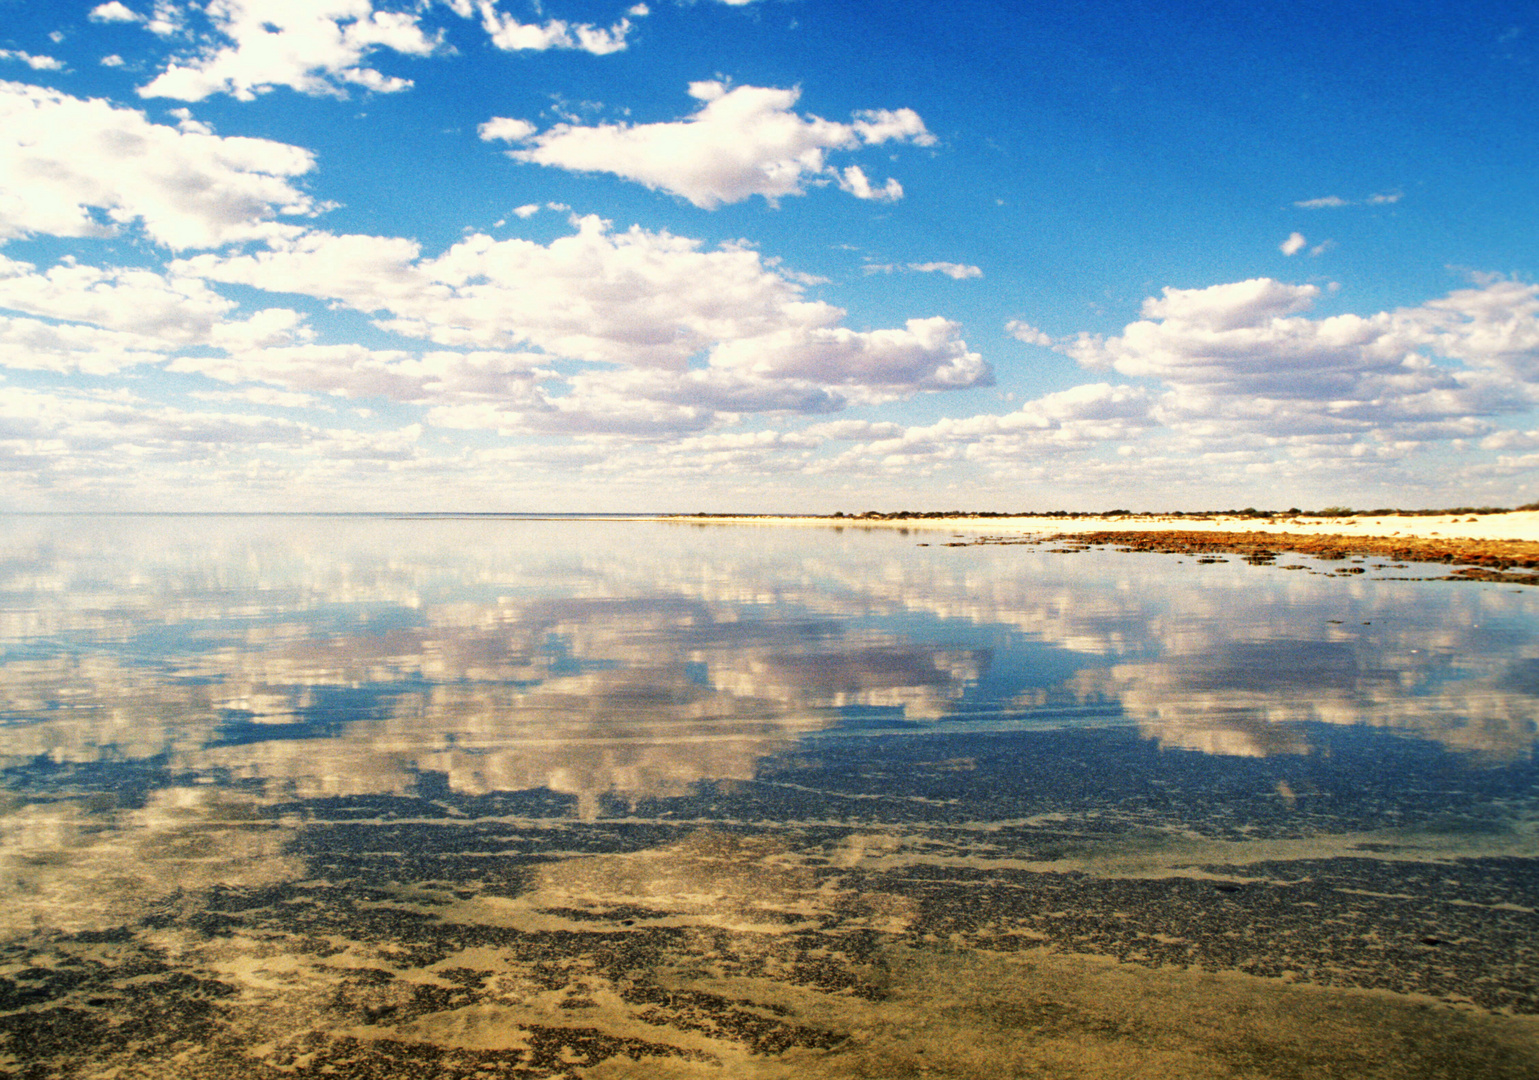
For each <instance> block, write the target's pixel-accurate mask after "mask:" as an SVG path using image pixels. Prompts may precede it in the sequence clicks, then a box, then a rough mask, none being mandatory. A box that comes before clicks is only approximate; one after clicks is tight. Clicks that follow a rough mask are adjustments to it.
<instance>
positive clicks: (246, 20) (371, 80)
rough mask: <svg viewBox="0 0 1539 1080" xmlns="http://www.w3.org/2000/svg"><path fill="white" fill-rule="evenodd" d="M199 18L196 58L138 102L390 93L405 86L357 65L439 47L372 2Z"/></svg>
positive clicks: (250, 3)
mask: <svg viewBox="0 0 1539 1080" xmlns="http://www.w3.org/2000/svg"><path fill="white" fill-rule="evenodd" d="M108 6H110V5H108ZM97 10H102V9H97ZM202 10H203V13H204V15H206V16H207V18H208V21H209V24H210V26H211V32H210V33H209V34H207V35H205V36H204V37H203V38H202V39H201V40H200V42H199V49H198V52H197V53H196V54H195V55H192V56H188V57H184V58H182V59H179V60H173V61H172V62H171V63H170V64H169V65H168V66H167V67H166V69H165V71H163V72H161V74H160V75H159V76H157V77H156V78H155V79H153V80H152V81H151V82H149V83H148V84H146V85H145V86H142V87H140V88H139V91H138V92H139V95H140V96H141V97H169V98H177V99H180V100H182V101H202V100H203V99H204V98H206V97H208V96H209V95H210V94H229V95H231V96H233V97H235V98H237V99H239V100H241V101H251V100H252V99H254V98H255V97H256V95H257V94H263V93H267V92H268V91H270V90H273V89H274V88H276V87H279V86H286V87H289V88H290V89H293V90H296V91H298V92H300V93H302V94H328V95H335V96H340V95H342V94H343V93H344V87H346V86H350V85H351V86H361V87H363V88H364V89H366V90H372V91H375V92H377V93H391V92H394V91H398V90H404V89H406V88H407V87H409V86H411V85H412V84H411V80H409V79H403V78H398V77H387V76H385V75H382V74H381V73H380V72H379V71H377V70H375V69H374V68H371V67H366V66H364V64H363V59H364V57H365V56H366V55H368V54H369V53H371V52H374V51H376V50H380V49H389V50H391V51H394V52H398V53H403V54H406V55H410V56H425V55H427V54H429V53H431V52H432V51H433V50H434V49H435V48H436V47H437V46H438V39H437V37H436V36H432V37H430V36H429V35H427V34H426V33H424V31H423V30H422V27H421V25H420V18H421V16H420V14H419V13H417V12H412V11H384V10H377V9H376V8H375V7H374V4H373V2H372V0H209V2H208V3H207V4H206V5H205V6H204V7H203V9H202ZM130 14H132V13H131V12H130Z"/></svg>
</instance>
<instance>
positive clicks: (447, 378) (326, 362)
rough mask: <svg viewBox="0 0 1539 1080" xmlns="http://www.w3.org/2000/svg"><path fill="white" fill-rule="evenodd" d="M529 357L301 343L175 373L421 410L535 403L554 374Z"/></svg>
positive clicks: (210, 360) (189, 359) (188, 365)
mask: <svg viewBox="0 0 1539 1080" xmlns="http://www.w3.org/2000/svg"><path fill="white" fill-rule="evenodd" d="M537 359H538V358H537V357H533V356H529V355H527V354H523V353H502V352H449V351H442V350H435V351H432V352H427V353H414V352H409V351H406V350H391V349H370V348H366V347H365V346H362V345H355V344H347V345H317V344H302V345H293V346H289V347H265V348H257V347H251V348H247V349H244V350H242V349H232V350H231V352H230V355H228V356H223V357H201V356H186V357H179V358H177V359H176V360H174V361H173V362H172V363H171V364H170V370H172V371H179V372H198V373H199V374H202V375H207V376H208V377H209V378H212V379H217V380H219V381H220V382H226V383H250V382H259V383H264V384H266V385H268V386H272V387H279V388H282V389H284V390H287V391H297V392H304V393H308V394H326V395H332V396H336V397H343V398H353V399H357V398H383V399H386V400H390V401H399V402H407V403H415V404H434V403H441V402H444V401H446V400H455V401H461V402H464V401H479V400H485V401H492V402H496V403H499V404H501V405H509V404H513V403H523V404H525V405H528V404H532V403H534V402H535V401H536V398H535V396H534V387H535V383H536V382H537V381H538V380H539V379H540V378H542V377H546V376H549V375H552V374H553V372H551V371H549V370H548V369H542V368H540V367H538V366H537V364H536V361H537Z"/></svg>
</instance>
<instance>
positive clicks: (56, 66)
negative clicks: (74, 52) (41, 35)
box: [0, 49, 64, 71]
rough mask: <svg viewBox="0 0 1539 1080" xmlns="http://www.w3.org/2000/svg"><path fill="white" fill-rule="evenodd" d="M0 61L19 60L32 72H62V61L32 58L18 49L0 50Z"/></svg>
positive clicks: (50, 58) (51, 58) (32, 56)
mask: <svg viewBox="0 0 1539 1080" xmlns="http://www.w3.org/2000/svg"><path fill="white" fill-rule="evenodd" d="M0 60H19V61H20V62H21V63H23V64H26V65H27V66H28V67H29V68H31V69H32V70H33V71H62V70H64V61H62V60H58V59H55V58H54V57H52V56H34V55H33V54H32V53H29V52H22V51H21V50H20V49H0Z"/></svg>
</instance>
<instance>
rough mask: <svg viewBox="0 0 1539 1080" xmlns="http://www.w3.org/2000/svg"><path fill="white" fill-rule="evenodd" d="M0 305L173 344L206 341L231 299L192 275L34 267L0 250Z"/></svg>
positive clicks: (75, 266) (73, 266) (70, 266)
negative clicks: (14, 259)
mask: <svg viewBox="0 0 1539 1080" xmlns="http://www.w3.org/2000/svg"><path fill="white" fill-rule="evenodd" d="M0 307H4V308H11V309H12V310H15V311H23V312H26V313H28V314H30V315H42V316H44V317H46V318H50V319H59V320H63V321H69V322H83V323H90V324H92V325H95V326H98V327H102V328H104V329H109V330H121V331H125V332H128V333H131V334H137V335H140V336H141V337H143V338H145V339H153V340H156V341H159V342H161V343H162V344H163V345H164V346H166V347H170V348H174V347H177V346H180V345H187V344H200V343H203V342H206V341H208V338H209V334H210V331H211V330H212V328H213V326H214V325H215V324H216V323H218V322H219V321H220V320H221V319H222V318H223V317H224V316H225V315H226V314H228V313H229V312H230V311H231V310H232V309H234V307H235V303H234V301H231V300H226V299H225V298H224V297H222V296H220V295H219V294H218V293H216V292H214V291H213V290H212V289H210V288H209V287H208V286H207V285H206V284H205V283H204V282H202V281H199V280H197V279H196V278H169V277H166V276H164V275H161V274H157V273H155V272H154V271H151V270H136V269H101V268H99V267H94V266H84V265H80V264H78V263H75V262H66V263H62V264H60V265H58V266H55V267H52V268H51V269H49V270H48V271H47V272H46V273H38V272H37V269H36V268H35V267H33V266H32V265H30V264H28V263H23V262H15V261H13V260H11V259H7V258H5V257H4V256H0Z"/></svg>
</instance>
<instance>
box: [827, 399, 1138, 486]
mask: <svg viewBox="0 0 1539 1080" xmlns="http://www.w3.org/2000/svg"><path fill="white" fill-rule="evenodd" d="M1155 400H1156V395H1155V394H1153V393H1151V392H1150V391H1149V390H1147V389H1144V388H1142V387H1131V386H1113V385H1110V384H1108V383H1094V384H1089V385H1085V386H1076V387H1073V388H1071V389H1069V390H1063V391H1060V392H1058V393H1054V394H1048V395H1046V396H1044V397H1041V398H1037V399H1034V400H1032V401H1028V402H1026V403H1025V404H1024V405H1022V406H1021V407H1020V408H1019V409H1016V410H1015V411H1014V412H1010V413H1005V414H1002V415H999V414H989V413H985V414H979V415H976V416H970V417H965V418H962V419H944V420H939V421H937V422H936V423H934V424H928V425H922V426H915V427H910V428H905V429H902V430H901V431H900V432H896V433H894V432H886V431H876V430H873V431H872V432H870V436H872V437H868V438H867V439H866V440H865V441H862V442H861V443H860V444H859V445H857V446H855V447H852V448H851V449H849V450H848V451H845V452H844V453H843V454H841V455H840V456H839V457H837V458H836V459H835V460H834V463H833V467H834V468H835V469H838V468H845V467H848V468H862V467H867V466H871V465H876V466H879V467H882V468H885V469H899V470H901V469H909V468H914V467H916V466H923V465H933V464H936V463H939V462H946V461H956V460H964V459H965V460H970V461H978V462H984V463H990V464H1003V463H1009V462H1020V461H1022V460H1025V459H1029V458H1039V457H1042V456H1044V455H1055V454H1061V453H1065V452H1077V451H1088V450H1092V449H1094V448H1096V447H1097V446H1100V445H1102V444H1103V443H1107V442H1118V441H1122V440H1127V439H1133V438H1136V437H1138V436H1139V435H1141V434H1142V433H1143V432H1145V431H1147V430H1148V429H1150V428H1153V427H1156V426H1157V421H1156V419H1155V418H1154V416H1153V407H1154V404H1155ZM849 437H851V438H859V437H860V436H859V435H858V434H856V433H851V435H850V436H849Z"/></svg>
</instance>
